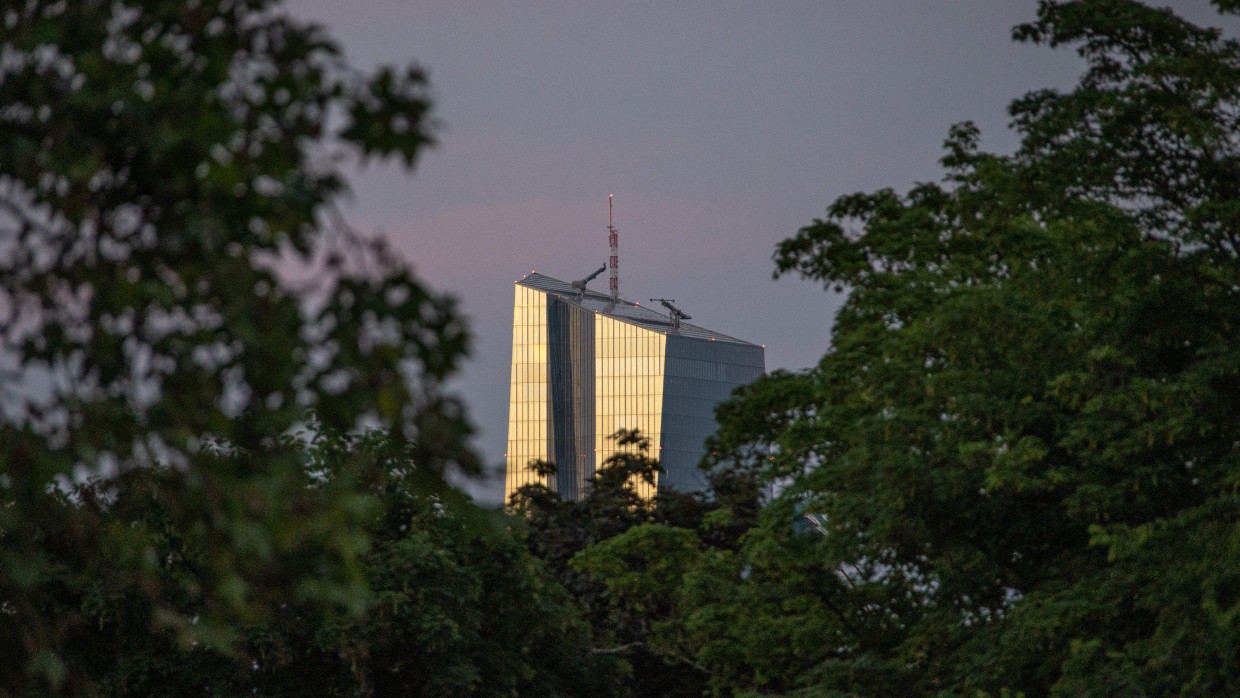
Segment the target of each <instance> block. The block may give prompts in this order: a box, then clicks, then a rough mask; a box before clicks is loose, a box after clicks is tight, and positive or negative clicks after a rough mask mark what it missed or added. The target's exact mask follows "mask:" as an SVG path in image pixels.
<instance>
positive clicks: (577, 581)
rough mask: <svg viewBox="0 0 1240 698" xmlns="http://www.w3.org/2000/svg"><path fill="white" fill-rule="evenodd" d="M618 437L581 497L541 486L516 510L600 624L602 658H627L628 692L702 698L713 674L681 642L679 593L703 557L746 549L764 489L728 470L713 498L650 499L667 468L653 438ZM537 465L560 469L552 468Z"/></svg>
mask: <svg viewBox="0 0 1240 698" xmlns="http://www.w3.org/2000/svg"><path fill="white" fill-rule="evenodd" d="M612 438H613V439H615V440H616V442H617V445H618V446H620V447H621V448H622V449H623V450H619V451H617V452H616V454H615V455H613V456H611V457H610V458H608V459H607V461H606V462H605V463H604V466H603V467H602V468H600V469H599V470H598V472H597V473H596V474H595V476H594V477H593V478H592V479H591V481H590V487H589V488H588V491H587V494H586V496H585V497H584V498H583V499H582V500H580V501H565V500H563V499H561V498H560V496H559V494H558V493H557V492H555V491H554V490H552V489H550V488H549V487H547V486H546V485H543V484H533V485H526V486H523V487H521V488H520V489H518V490H517V492H515V493H514V494H513V497H512V502H511V508H512V509H513V510H514V511H515V512H516V513H519V514H521V515H523V516H524V517H525V519H526V521H527V526H528V529H529V538H528V541H529V545H530V550H531V551H532V552H533V554H534V555H536V556H537V557H539V558H540V559H541V560H543V561H544V562H545V563H546V564H547V566H548V568H549V569H550V571H551V572H552V574H554V575H555V576H556V578H557V579H558V580H559V581H560V583H561V584H563V586H564V587H565V588H566V589H568V590H569V592H570V593H571V594H572V596H573V598H574V599H575V600H576V601H577V603H578V605H579V606H580V608H581V610H582V613H583V615H584V616H585V617H586V619H587V620H588V621H589V622H590V623H591V625H592V627H593V642H594V646H593V648H592V649H593V652H594V653H595V654H596V655H598V656H604V657H616V658H620V659H622V660H623V661H624V663H625V666H626V667H627V670H628V671H627V674H628V679H627V681H626V682H625V683H624V685H623V686H622V688H623V689H624V693H623V695H634V696H698V695H701V694H702V691H703V690H704V689H705V687H706V678H707V677H706V674H705V672H704V671H703V667H701V666H700V665H698V664H697V663H696V662H695V661H694V660H693V659H692V658H691V657H690V656H688V655H687V654H685V650H684V648H685V644H684V642H683V641H682V639H681V638H680V635H679V633H680V628H681V623H680V622H679V618H680V614H681V613H682V612H683V610H684V605H683V604H682V603H681V602H680V587H681V586H682V582H683V579H684V577H685V575H686V574H688V573H689V572H690V571H692V570H694V569H696V568H697V567H698V562H699V560H700V559H701V558H702V556H703V555H704V554H712V553H718V552H720V551H731V550H734V549H735V548H736V547H737V546H738V545H739V538H740V536H741V535H742V534H743V533H744V532H745V531H746V530H748V529H749V528H750V527H752V525H753V523H754V522H755V521H756V519H757V516H758V511H759V509H760V506H761V494H762V493H761V490H760V488H759V487H758V486H757V482H756V480H755V479H754V478H753V477H752V476H751V475H749V474H748V473H742V472H737V471H730V470H720V471H719V472H717V473H713V474H712V475H711V477H710V480H711V489H712V492H713V496H711V497H704V496H703V493H677V492H660V493H658V494H657V495H656V496H655V497H654V498H653V499H646V498H644V497H642V496H641V495H640V494H638V490H637V483H638V482H639V481H645V482H647V483H653V482H654V478H655V474H656V473H658V472H659V470H660V465H659V462H658V461H657V460H656V459H654V458H652V457H651V456H650V441H649V439H647V438H646V437H644V436H642V435H641V433H640V432H639V431H637V430H632V431H630V430H620V431H618V432H616V433H615V434H613V435H612ZM625 447H629V448H625ZM531 467H533V468H535V469H537V470H539V471H540V473H541V474H542V475H551V474H554V472H555V464H553V463H545V462H536V463H533V464H531ZM546 481H549V482H554V478H548V479H546Z"/></svg>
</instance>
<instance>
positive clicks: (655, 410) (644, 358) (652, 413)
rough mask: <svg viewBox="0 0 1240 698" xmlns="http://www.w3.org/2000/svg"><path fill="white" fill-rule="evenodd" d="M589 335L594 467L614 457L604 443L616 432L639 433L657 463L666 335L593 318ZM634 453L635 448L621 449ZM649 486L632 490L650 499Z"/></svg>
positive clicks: (640, 484) (612, 449)
mask: <svg viewBox="0 0 1240 698" xmlns="http://www.w3.org/2000/svg"><path fill="white" fill-rule="evenodd" d="M594 336H595V338H596V340H595V341H596V342H597V348H598V351H597V352H596V354H595V358H594V385H595V394H596V395H598V401H597V403H596V404H595V408H594V413H595V415H596V416H595V423H596V424H598V440H597V441H596V443H595V455H596V457H595V459H594V467H595V468H601V467H603V463H604V462H605V461H606V460H607V459H608V458H610V457H611V456H612V455H613V454H615V453H616V451H617V450H619V449H618V447H617V446H616V443H615V441H613V440H612V439H609V438H607V437H608V436H610V435H612V434H614V433H616V431H618V430H620V429H640V430H641V432H642V435H644V436H645V437H646V438H648V439H650V449H651V453H650V455H651V456H653V457H655V458H658V457H659V453H658V446H659V437H660V435H661V433H662V425H663V357H664V347H665V346H667V335H664V334H658V333H655V332H652V331H650V330H646V329H642V328H640V327H637V326H635V325H631V324H629V323H627V322H621V321H620V320H615V319H613V318H610V317H607V316H606V315H603V314H602V313H599V314H597V315H595V316H594ZM624 448H625V449H626V450H629V451H636V450H637V447H636V446H627V447H624ZM657 486H658V483H657V480H656V484H655V486H654V487H652V486H651V485H649V484H648V483H646V482H645V481H641V482H638V483H637V491H638V493H639V494H641V495H642V496H643V497H653V496H654V493H655V487H657Z"/></svg>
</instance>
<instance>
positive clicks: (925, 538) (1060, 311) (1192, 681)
mask: <svg viewBox="0 0 1240 698" xmlns="http://www.w3.org/2000/svg"><path fill="white" fill-rule="evenodd" d="M1216 4H1217V5H1218V6H1219V8H1220V9H1223V10H1227V11H1231V10H1234V9H1236V8H1235V6H1234V3H1216ZM1014 36H1015V37H1016V38H1017V39H1019V40H1024V41H1033V42H1037V43H1043V44H1048V45H1051V46H1058V45H1075V46H1077V50H1078V52H1079V53H1080V55H1081V56H1082V57H1083V58H1084V59H1085V61H1086V63H1087V66H1088V68H1087V70H1086V72H1085V73H1084V75H1083V76H1082V78H1081V81H1080V83H1079V85H1078V86H1077V87H1076V89H1074V90H1072V91H1071V92H1067V93H1059V92H1056V91H1053V90H1045V91H1039V92H1035V93H1032V94H1030V95H1027V96H1025V97H1024V98H1021V99H1018V100H1016V101H1015V102H1014V103H1013V104H1012V107H1011V113H1012V116H1013V125H1014V127H1015V128H1016V130H1017V131H1018V132H1019V133H1020V135H1021V138H1022V144H1021V147H1020V148H1019V150H1018V151H1017V152H1016V153H1015V154H1013V155H1010V156H999V155H994V154H988V153H984V152H981V151H980V150H979V148H978V132H977V130H976V129H975V128H974V127H973V126H972V125H970V124H962V125H959V126H957V127H954V128H953V129H952V132H951V135H950V137H949V139H948V141H947V144H946V150H947V154H946V156H945V158H944V160H943V162H944V165H945V167H946V168H947V170H948V173H949V174H948V177H947V180H946V182H945V183H944V184H943V185H935V184H923V185H919V186H917V187H915V188H914V189H912V190H911V191H909V192H908V193H907V194H904V195H899V194H896V193H895V192H893V191H890V190H882V191H878V192H874V193H871V194H855V195H851V196H845V197H841V198H840V199H838V200H836V201H835V203H834V204H832V205H831V207H830V208H829V209H828V211H827V217H826V218H825V219H823V220H817V221H815V222H814V223H813V224H812V225H810V226H807V227H806V228H803V229H802V230H801V231H800V232H799V233H798V234H797V235H796V236H794V237H792V238H790V239H789V240H786V241H785V242H783V243H782V244H781V245H780V246H779V248H778V251H777V253H776V264H777V269H778V272H779V273H799V274H802V275H804V276H806V277H808V278H812V279H816V280H819V281H821V282H823V283H824V284H825V285H828V286H831V287H835V288H840V289H848V291H849V296H848V300H847V302H846V304H845V305H844V307H843V308H842V310H841V311H840V314H839V316H838V317H837V319H836V324H835V327H834V329H833V335H832V340H833V341H832V349H831V351H830V352H829V353H828V354H827V355H826V356H824V357H823V359H822V360H821V362H820V363H819V364H818V366H816V367H815V368H814V369H812V370H810V371H807V372H805V373H800V374H788V373H779V374H775V375H773V376H771V377H769V378H767V379H765V380H763V381H760V382H759V383H757V384H755V385H752V386H749V387H747V388H746V389H744V390H743V392H742V394H741V396H740V397H738V398H737V399H736V400H735V401H734V402H733V403H732V404H731V405H729V406H728V407H726V408H724V409H723V410H722V411H721V412H720V416H721V420H722V427H721V430H720V433H719V435H718V436H717V437H716V441H715V443H713V444H712V446H711V448H710V449H708V450H710V451H712V452H717V454H718V455H717V456H715V460H716V461H717V462H719V463H730V462H736V461H740V462H743V463H745V464H746V467H747V468H748V469H750V470H751V471H752V472H754V473H757V474H758V475H759V476H760V477H762V478H763V479H764V480H766V481H768V482H774V483H780V484H781V485H782V490H781V494H780V496H779V498H778V499H777V500H776V502H775V503H774V504H773V505H772V507H770V508H769V509H768V510H767V511H766V512H764V516H763V520H762V524H761V525H760V526H759V527H758V528H757V529H756V530H755V531H754V532H752V533H751V534H749V536H748V537H747V538H746V543H745V546H744V547H743V548H742V551H741V554H740V556H739V560H737V561H736V562H735V563H733V564H732V566H731V567H730V568H726V569H724V570H723V571H722V572H721V575H722V574H723V572H727V571H728V570H731V573H732V574H733V575H734V574H735V572H736V571H737V570H738V569H739V570H742V571H747V572H748V575H747V577H745V578H744V579H741V578H739V577H737V576H722V577H721V578H724V579H730V580H734V581H730V582H729V587H730V588H731V590H730V591H728V592H727V593H725V594H723V595H719V594H710V593H708V592H709V591H710V590H709V589H708V588H707V587H706V586H705V585H702V584H699V586H698V591H697V592H695V593H696V596H695V598H696V599H697V600H696V601H695V602H694V603H695V604H696V605H697V610H696V611H695V613H696V617H695V618H693V619H691V623H693V624H696V627H699V628H703V629H707V630H709V631H710V632H709V633H703V634H701V635H700V636H699V642H700V645H699V647H700V649H699V651H698V660H699V661H700V662H701V663H703V664H704V665H705V666H706V667H707V668H708V669H711V670H713V671H715V676H716V677H717V679H716V682H715V684H714V688H715V689H716V690H718V691H720V692H726V691H732V690H761V691H776V692H785V693H793V692H796V691H798V690H800V691H805V692H807V693H812V694H814V695H818V694H826V695H834V694H839V695H855V694H861V695H894V694H934V693H942V694H951V695H960V694H969V695H1004V694H1011V692H1016V691H1019V692H1022V693H1024V694H1026V695H1030V696H1038V695H1230V694H1232V693H1235V692H1237V690H1240V686H1237V683H1236V677H1237V676H1240V673H1238V672H1237V669H1238V668H1240V667H1237V664H1236V655H1235V651H1234V648H1235V646H1236V643H1237V641H1238V640H1240V624H1238V623H1237V618H1240V594H1237V592H1236V590H1237V589H1240V586H1237V583H1236V582H1237V580H1238V579H1240V564H1238V563H1240V546H1238V545H1237V540H1240V538H1237V532H1238V531H1240V517H1238V515H1237V513H1238V512H1240V506H1237V505H1240V500H1237V498H1236V497H1237V495H1236V483H1237V473H1240V462H1238V461H1237V451H1236V444H1237V443H1240V402H1238V400H1240V398H1238V397H1237V396H1238V395H1240V368H1238V367H1240V342H1238V341H1237V339H1238V337H1237V332H1238V329H1240V265H1238V264H1237V253H1238V251H1240V247H1238V243H1240V215H1237V214H1238V213H1240V190H1238V187H1240V136H1238V134H1240V129H1238V127H1240V123H1238V121H1237V120H1238V119H1240V44H1238V43H1237V42H1236V41H1235V40H1233V39H1224V38H1222V37H1221V35H1220V33H1219V32H1218V31H1217V30H1212V29H1201V28H1198V27H1196V26H1193V25H1191V24H1189V23H1188V22H1186V21H1184V20H1182V19H1180V18H1179V17H1177V16H1175V15H1174V14H1173V13H1172V12H1171V11H1169V10H1158V9H1152V8H1149V7H1147V6H1145V5H1142V4H1140V3H1137V2H1132V1H1129V0H1078V1H1073V2H1051V1H1044V2H1042V3H1041V4H1040V6H1039V13H1038V18H1037V20H1036V21H1035V22H1032V23H1030V24H1026V25H1022V26H1019V27H1017V28H1016V30H1015V31H1014ZM768 454H769V455H768ZM807 514H808V515H813V516H812V519H813V520H814V521H816V522H818V524H819V525H820V530H818V531H816V530H814V529H813V528H812V527H809V526H807V525H806V515H807ZM772 589H782V591H780V592H779V594H780V595H781V596H782V598H778V597H777V596H775V595H772V594H771V593H769V592H770V591H771V590H772ZM790 600H791V601H790ZM691 627H693V626H691ZM759 627H776V628H780V631H779V632H778V633H776V636H775V637H772V636H771V635H770V634H764V633H760V632H757V631H755V630H754V629H755V628H759ZM718 677H722V678H718Z"/></svg>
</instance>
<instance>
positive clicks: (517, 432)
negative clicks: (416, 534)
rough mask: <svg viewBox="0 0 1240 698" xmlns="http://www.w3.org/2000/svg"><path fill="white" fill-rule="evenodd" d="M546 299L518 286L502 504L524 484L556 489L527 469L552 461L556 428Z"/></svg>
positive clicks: (513, 328) (539, 292)
mask: <svg viewBox="0 0 1240 698" xmlns="http://www.w3.org/2000/svg"><path fill="white" fill-rule="evenodd" d="M549 393H550V390H549V387H548V380H547V295H546V294H545V293H542V292H541V291H536V290H534V289H532V288H526V287H525V286H522V285H520V284H518V285H517V286H516V298H515V300H514V302H513V318H512V377H511V385H510V389H509V392H508V395H509V401H508V453H507V454H505V455H506V460H507V467H506V468H505V472H506V474H505V481H504V501H505V502H507V501H508V499H509V497H511V496H512V493H513V492H515V491H516V490H517V488H518V487H521V486H522V485H527V484H531V483H541V484H545V485H550V486H554V485H553V483H550V482H548V481H547V479H546V478H543V477H540V476H538V475H536V474H535V473H534V472H533V471H531V470H530V469H529V467H528V466H529V462H530V461H532V460H549V459H550V443H551V441H552V438H553V437H554V434H553V433H549V432H551V431H552V430H553V426H552V424H551V422H550V420H548V419H547V400H548V397H549V395H548V394H549Z"/></svg>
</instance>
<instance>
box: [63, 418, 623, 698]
mask: <svg viewBox="0 0 1240 698" xmlns="http://www.w3.org/2000/svg"><path fill="white" fill-rule="evenodd" d="M411 450H412V449H411V448H410V447H409V446H408V445H407V444H406V445H404V446H398V445H396V444H395V443H393V441H392V440H390V439H388V438H386V437H383V436H382V435H380V434H377V433H369V434H366V435H363V436H353V437H347V436H328V435H325V434H323V433H320V434H318V435H317V436H316V437H315V440H314V443H313V444H312V445H311V446H309V447H308V449H306V450H305V452H304V455H303V458H304V459H305V466H306V467H305V469H304V472H305V473H306V478H305V481H304V482H303V483H302V487H303V488H304V489H308V490H310V491H322V490H330V489H335V488H344V489H345V490H347V491H352V492H355V493H358V492H362V493H366V494H368V495H369V497H368V498H367V499H365V500H364V501H365V502H366V503H367V505H369V506H368V507H367V513H366V516H365V519H366V521H367V525H366V529H365V533H366V534H368V540H369V547H368V548H367V550H366V551H365V552H364V554H362V555H361V556H360V558H359V561H360V564H361V570H360V573H361V577H362V579H363V581H364V583H365V584H366V587H367V589H368V590H369V591H370V595H369V596H368V601H367V602H366V603H365V605H364V607H363V608H361V609H359V610H358V611H356V612H340V611H337V610H333V609H331V608H330V607H328V608H325V607H323V606H322V605H321V604H315V603H310V602H307V601H304V600H301V599H299V598H298V597H297V596H291V597H289V598H288V599H287V600H286V601H284V602H282V603H280V604H278V605H277V607H276V608H275V609H273V612H272V613H271V614H270V615H269V616H268V617H266V618H265V619H264V621H263V622H262V623H259V624H250V625H238V626H237V628H236V630H237V633H238V635H239V637H238V638H237V639H236V641H235V642H233V643H232V646H231V648H230V651H228V652H224V651H221V650H219V649H217V648H213V647H210V646H206V645H201V644H200V645H192V646H189V647H184V646H180V645H178V644H177V643H175V642H169V641H168V638H167V637H166V636H161V635H160V634H158V633H152V632H150V629H149V627H147V622H146V620H145V619H146V618H147V617H148V616H149V613H150V606H151V603H150V600H149V599H148V598H147V597H146V596H145V595H144V594H142V593H141V592H140V591H137V590H133V589H125V588H119V589H117V590H115V592H116V593H111V594H109V593H96V594H91V595H90V596H89V597H88V598H87V600H86V601H87V602H86V603H85V604H84V606H85V612H86V613H87V614H88V616H89V620H90V623H88V624H84V625H83V626H80V627H78V628H75V629H74V632H73V633H72V634H71V637H70V641H69V642H68V643H67V645H68V647H67V649H68V656H69V657H70V658H71V660H72V665H73V666H75V667H82V668H83V669H84V670H85V672H86V673H88V675H89V679H90V681H91V683H92V685H93V686H95V687H96V689H97V690H98V692H99V693H101V694H104V695H151V696H158V695H167V696H186V695H212V696H218V695H256V694H257V695H265V696H302V695H323V696H369V695H418V696H456V695H462V694H471V695H483V696H486V695H496V696H499V695H547V696H555V695H588V694H597V693H600V692H604V693H605V692H606V691H607V690H609V689H610V687H611V686H612V685H613V684H614V672H613V673H610V674H609V673H608V672H607V671H606V669H607V663H606V662H605V661H600V660H599V659H595V658H594V657H592V656H591V655H590V654H589V652H588V648H589V645H590V635H589V632H590V629H589V626H588V625H587V624H586V623H584V622H583V621H582V619H581V618H580V616H579V615H578V613H577V611H576V606H575V604H574V603H573V601H572V599H570V598H569V597H568V595H567V594H566V593H565V592H564V590H563V589H562V588H561V587H560V586H559V585H558V584H556V583H555V581H554V580H553V579H552V578H551V577H550V576H549V575H548V574H547V573H546V571H545V570H544V569H543V567H542V565H541V564H540V563H539V562H538V561H537V560H536V559H535V558H533V557H532V556H531V555H530V553H529V552H528V550H527V549H526V545H525V541H524V539H523V538H522V536H521V532H520V527H519V522H518V521H517V520H515V519H512V518H511V517H508V516H506V515H504V514H502V513H501V512H495V511H486V510H482V509H479V508H478V507H476V506H475V505H473V504H472V503H470V502H469V501H468V500H466V499H465V498H464V497H463V496H462V495H460V494H459V493H456V492H455V491H452V490H444V489H443V488H442V487H439V486H438V483H437V482H436V481H435V479H434V478H433V477H429V474H428V473H427V471H425V470H424V469H422V468H419V467H418V466H417V465H416V464H415V463H414V462H413V460H412V459H411V458H410V451H411ZM93 489H95V488H81V489H80V490H79V492H80V493H81V495H82V496H84V497H86V496H90V494H91V491H92V490H93ZM124 492H125V494H126V496H127V501H125V502H123V503H119V504H118V506H117V507H115V509H118V510H124V511H134V512H137V513H138V515H140V516H142V517H143V518H144V519H145V520H148V521H154V520H158V519H160V518H161V517H163V516H165V515H166V512H167V506H166V503H165V502H164V500H163V499H162V497H161V496H160V495H161V493H160V492H158V491H157V490H152V489H146V490H141V489H139V488H136V487H129V488H125V490H124ZM375 504H378V505H377V506H375ZM118 513H119V512H118ZM160 531H161V534H162V535H161V538H162V541H161V542H162V543H163V544H164V546H165V550H170V551H175V553H174V554H168V555H166V556H163V557H162V558H161V561H160V563H159V564H158V569H159V574H160V575H161V577H163V578H166V579H168V580H169V581H170V582H171V581H176V580H183V579H186V578H191V579H192V578H193V577H194V576H195V575H196V574H197V570H198V569H199V568H200V567H201V564H202V561H201V559H200V558H199V557H198V556H196V555H195V553H194V551H192V550H186V549H185V547H184V545H183V543H184V541H183V538H182V537H181V536H179V535H178V533H177V531H175V530H171V529H166V528H164V529H160ZM178 601H179V602H180V603H181V604H183V607H181V608H178V610H181V611H182V612H187V613H188V612H191V611H193V610H194V608H195V602H194V600H193V599H192V598H190V597H187V596H183V597H181V598H180V599H178Z"/></svg>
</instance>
